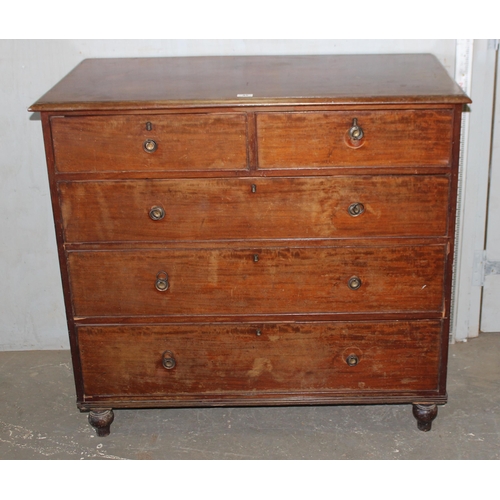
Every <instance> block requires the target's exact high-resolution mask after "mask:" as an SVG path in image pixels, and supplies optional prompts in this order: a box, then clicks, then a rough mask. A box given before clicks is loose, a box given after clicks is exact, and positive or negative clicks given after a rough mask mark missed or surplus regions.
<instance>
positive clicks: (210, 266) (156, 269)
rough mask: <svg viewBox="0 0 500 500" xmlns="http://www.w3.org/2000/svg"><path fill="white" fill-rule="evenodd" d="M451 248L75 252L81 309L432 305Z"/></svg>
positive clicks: (72, 264)
mask: <svg viewBox="0 0 500 500" xmlns="http://www.w3.org/2000/svg"><path fill="white" fill-rule="evenodd" d="M445 260H446V257H445V245H443V244H436V245H429V246H384V247H382V246H364V247H363V246H351V247H327V248H312V247H293V248H284V247H283V248H246V249H199V250H190V249H189V250H188V249H186V250H184V249H177V250H143V251H140V250H130V251H125V250H123V251H111V250H104V251H70V252H68V264H69V272H70V282H71V291H72V296H73V298H74V313H75V315H76V316H84V317H90V316H97V317H101V316H143V315H248V314H249V313H251V314H303V313H358V312H373V313H386V312H435V313H441V312H442V308H443V275H444V267H445Z"/></svg>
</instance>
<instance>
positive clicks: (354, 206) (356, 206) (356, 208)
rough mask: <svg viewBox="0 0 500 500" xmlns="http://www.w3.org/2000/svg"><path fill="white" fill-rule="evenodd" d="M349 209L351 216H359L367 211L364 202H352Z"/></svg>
mask: <svg viewBox="0 0 500 500" xmlns="http://www.w3.org/2000/svg"><path fill="white" fill-rule="evenodd" d="M347 211H348V212H349V215H350V216H351V217H357V216H358V215H361V214H362V213H363V212H364V211H365V206H364V205H363V203H351V204H350V205H349V208H348V209H347Z"/></svg>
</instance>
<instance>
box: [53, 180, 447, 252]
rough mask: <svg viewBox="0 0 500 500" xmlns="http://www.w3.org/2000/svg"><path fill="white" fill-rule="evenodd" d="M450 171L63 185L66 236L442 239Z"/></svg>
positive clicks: (76, 239) (90, 239) (70, 239)
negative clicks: (441, 173) (404, 174)
mask: <svg viewBox="0 0 500 500" xmlns="http://www.w3.org/2000/svg"><path fill="white" fill-rule="evenodd" d="M448 192H449V179H448V177H446V176H413V175H410V176H350V177H303V178H267V179H266V178H242V179H172V180H137V181H114V182H111V181H106V182H61V183H59V194H60V200H61V207H62V213H63V226H64V232H65V239H66V241H68V242H77V243H78V242H103V241H164V240H185V241H186V240H221V239H235V240H238V239H263V238H268V239H282V238H283V239H287V238H290V239H291V238H299V239H302V238H345V237H380V236H444V235H446V233H447V200H448Z"/></svg>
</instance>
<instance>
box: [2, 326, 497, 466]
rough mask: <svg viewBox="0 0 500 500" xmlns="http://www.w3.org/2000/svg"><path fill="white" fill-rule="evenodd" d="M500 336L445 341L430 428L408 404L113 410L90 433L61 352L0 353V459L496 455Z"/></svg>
mask: <svg viewBox="0 0 500 500" xmlns="http://www.w3.org/2000/svg"><path fill="white" fill-rule="evenodd" d="M499 360H500V334H498V333H497V334H481V335H480V337H479V338H477V339H474V340H470V341H469V342H467V343H459V344H455V345H452V346H450V360H449V383H448V394H449V403H448V404H447V405H445V406H442V407H440V409H439V414H438V417H437V419H436V420H435V421H434V423H433V428H432V430H431V431H430V432H428V433H425V432H421V431H418V430H417V426H416V421H415V419H414V418H413V416H412V414H411V405H390V406H389V405H387V406H385V405H380V406H330V407H293V408H280V407H277V408H214V409H210V408H206V409H164V410H117V411H115V421H114V423H113V424H112V426H111V435H110V436H108V437H105V438H98V437H97V436H96V435H95V433H94V431H93V430H92V428H91V427H90V426H89V424H88V423H87V414H83V413H80V412H79V411H78V410H77V408H76V405H75V395H74V386H73V376H72V371H71V361H70V355H69V352H68V351H28V352H0V459H2V460H42V459H49V460H81V459H87V460H89V459H92V460H96V459H104V460H106V459H110V460H114V459H116V460H127V459H128V460H148V459H155V460H167V459H168V460H183V459H191V460H213V459H218V460H239V459H248V460H253V459H262V460H266V459H276V460H289V459H294V460H301V459H306V460H307V459H317V460H352V459H358V460H363V459H379V460H385V459H389V460H402V459H403V460H408V459H411V460H421V459H449V460H453V459H469V460H478V459H482V460H494V459H499V458H500V390H499V389H500V361H499Z"/></svg>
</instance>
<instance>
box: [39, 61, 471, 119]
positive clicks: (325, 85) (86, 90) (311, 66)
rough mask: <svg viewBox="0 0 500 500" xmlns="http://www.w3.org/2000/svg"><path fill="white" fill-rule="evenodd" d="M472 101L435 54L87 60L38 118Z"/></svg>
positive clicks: (50, 96)
mask: <svg viewBox="0 0 500 500" xmlns="http://www.w3.org/2000/svg"><path fill="white" fill-rule="evenodd" d="M394 102H400V103H405V104H407V103H409V102H412V103H415V102H432V103H441V102H454V103H456V102H469V99H468V98H467V97H466V96H465V95H464V94H463V92H462V90H461V89H460V87H459V86H458V85H457V84H456V83H455V82H454V81H453V80H452V79H451V78H450V77H449V75H448V73H447V72H446V70H445V69H444V68H443V67H442V66H441V64H440V63H439V62H438V60H437V59H436V58H435V57H434V56H433V55H430V54H387V55H386V54H384V55H306V56H301V55H298V56H243V57H241V56H236V57H227V56H225V57H173V58H136V59H130V58H123V59H112V58H110V59H87V60H84V61H82V62H81V63H80V64H79V65H78V66H77V67H76V68H75V69H74V70H73V71H72V72H71V73H70V74H69V75H67V76H66V77H65V79H64V80H63V81H61V82H60V83H58V84H57V85H56V86H55V87H54V88H52V89H51V90H50V91H49V92H47V94H45V95H44V96H43V97H42V98H41V99H39V100H38V101H37V102H36V103H35V104H34V105H33V106H31V108H30V109H31V110H32V111H48V110H53V111H70V110H96V109H97V110H106V109H115V110H116V109H128V110H130V109H147V108H150V109H151V108H153V109H158V108H162V107H174V106H175V107H184V108H186V107H190V106H191V107H192V106H198V107H199V106H221V105H225V106H234V105H238V104H239V105H242V104H245V105H250V106H252V105H256V106H259V105H262V104H276V103H283V104H293V103H300V104H308V103H321V104H330V105H331V104H336V103H338V104H347V103H363V104H369V103H394Z"/></svg>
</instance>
